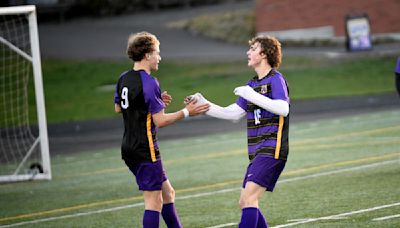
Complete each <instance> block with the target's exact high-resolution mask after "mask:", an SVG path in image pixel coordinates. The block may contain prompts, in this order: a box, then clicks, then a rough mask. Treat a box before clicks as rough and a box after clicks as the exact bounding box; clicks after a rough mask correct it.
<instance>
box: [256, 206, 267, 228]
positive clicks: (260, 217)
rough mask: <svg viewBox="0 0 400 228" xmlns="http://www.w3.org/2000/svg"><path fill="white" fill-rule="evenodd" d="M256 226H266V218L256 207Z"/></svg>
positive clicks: (264, 227)
mask: <svg viewBox="0 0 400 228" xmlns="http://www.w3.org/2000/svg"><path fill="white" fill-rule="evenodd" d="M257 228H268V223H267V220H266V219H265V217H264V215H263V214H262V213H261V211H260V209H258V222H257Z"/></svg>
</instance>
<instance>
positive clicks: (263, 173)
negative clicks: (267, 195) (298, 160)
mask: <svg viewBox="0 0 400 228" xmlns="http://www.w3.org/2000/svg"><path fill="white" fill-rule="evenodd" d="M285 164H286V161H285V160H280V159H275V158H273V157H269V156H263V155H257V156H256V157H255V158H254V160H253V161H252V162H251V163H250V164H249V166H248V167H247V171H246V175H245V176H244V179H243V184H242V187H243V188H245V187H246V183H247V182H248V181H251V182H254V183H256V184H258V185H260V186H262V187H264V188H266V191H270V192H272V191H273V190H274V188H275V184H276V182H277V181H278V178H279V176H280V175H281V173H282V170H283V168H285Z"/></svg>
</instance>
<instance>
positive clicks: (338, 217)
mask: <svg viewBox="0 0 400 228" xmlns="http://www.w3.org/2000/svg"><path fill="white" fill-rule="evenodd" d="M395 206H400V202H397V203H393V204H387V205H381V206H376V207H371V208H366V209H361V210H358V211H350V212H346V213H342V214H337V215H329V216H324V217H319V218H304V219H292V220H289V221H296V222H292V223H287V224H282V225H278V226H273V227H271V228H282V227H289V226H295V225H300V224H305V223H310V222H316V221H321V220H336V219H345V218H346V217H345V216H348V215H355V214H361V213H364V212H370V211H375V210H379V209H384V208H389V207H395ZM399 217H400V214H397V215H391V216H386V217H380V218H374V219H372V221H382V220H387V219H393V218H399ZM234 225H237V223H226V224H221V225H217V226H210V227H207V228H222V227H229V226H234Z"/></svg>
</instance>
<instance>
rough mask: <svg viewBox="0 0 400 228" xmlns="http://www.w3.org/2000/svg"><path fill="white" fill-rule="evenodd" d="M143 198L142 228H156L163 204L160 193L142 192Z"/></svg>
mask: <svg viewBox="0 0 400 228" xmlns="http://www.w3.org/2000/svg"><path fill="white" fill-rule="evenodd" d="M143 198H144V209H145V211H144V215H143V227H144V228H158V227H159V225H160V211H161V208H162V204H163V199H162V193H161V191H143Z"/></svg>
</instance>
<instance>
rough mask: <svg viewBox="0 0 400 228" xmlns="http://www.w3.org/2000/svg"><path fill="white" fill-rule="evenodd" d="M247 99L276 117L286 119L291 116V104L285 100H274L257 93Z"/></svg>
mask: <svg viewBox="0 0 400 228" xmlns="http://www.w3.org/2000/svg"><path fill="white" fill-rule="evenodd" d="M245 99H246V100H248V101H250V102H252V103H254V104H256V105H258V106H259V107H261V108H263V109H265V110H267V111H269V112H272V113H274V114H276V115H279V116H285V117H286V116H287V115H288V114H289V103H288V102H286V101H284V100H272V99H270V98H268V97H265V96H263V95H261V94H259V93H257V92H254V94H252V95H251V96H248V97H245Z"/></svg>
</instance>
